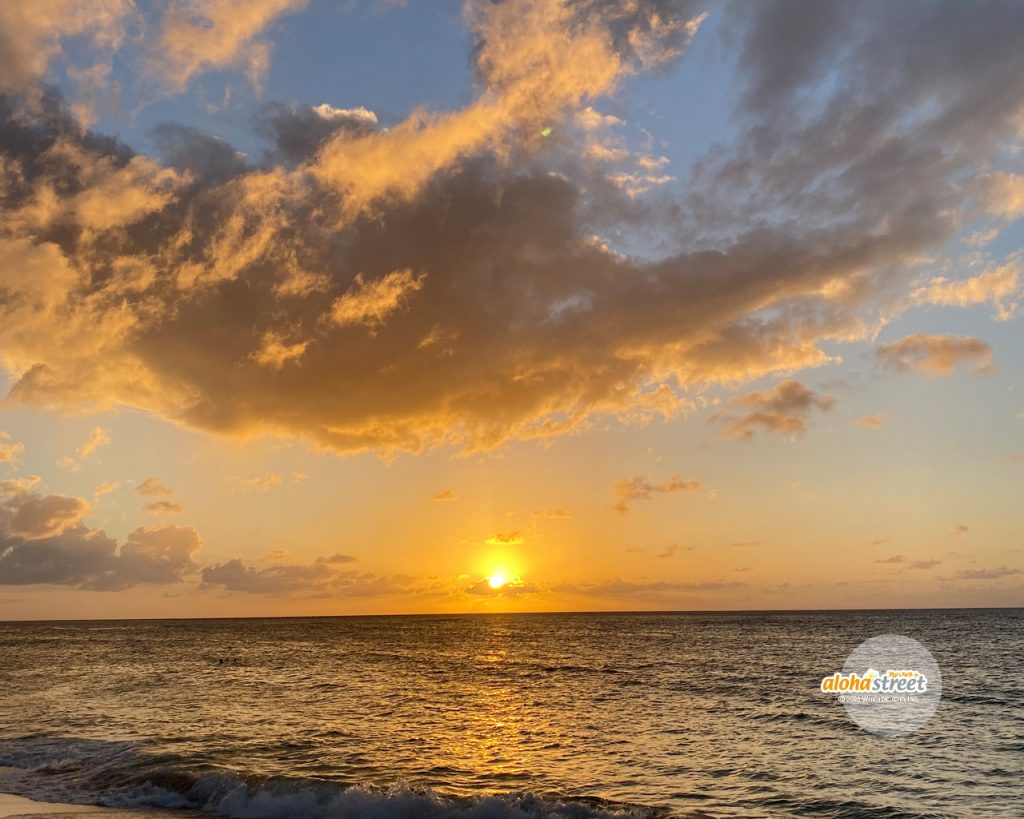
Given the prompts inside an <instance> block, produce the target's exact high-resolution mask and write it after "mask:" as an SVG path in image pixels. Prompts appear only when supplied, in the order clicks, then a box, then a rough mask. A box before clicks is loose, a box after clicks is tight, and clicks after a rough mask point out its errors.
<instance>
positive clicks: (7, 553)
mask: <svg viewBox="0 0 1024 819" xmlns="http://www.w3.org/2000/svg"><path fill="white" fill-rule="evenodd" d="M0 490H2V492H3V495H0V585H8V586H21V585H34V584H47V585H58V586H73V587H77V588H82V589H91V590H95V591H114V590H117V589H124V588H128V587H130V586H136V585H139V584H145V583H154V584H166V583H180V582H182V581H183V580H184V579H185V577H186V576H187V575H189V574H193V573H195V572H196V571H198V568H199V567H198V566H197V565H196V564H195V562H194V557H195V556H196V555H197V554H198V552H199V550H200V548H201V547H202V540H201V539H200V537H199V535H198V534H197V532H196V531H195V529H193V528H192V527H190V526H156V527H152V528H145V527H139V528H138V529H135V530H134V531H133V532H131V533H130V534H129V535H128V537H127V538H126V539H125V541H124V543H123V544H121V546H120V548H118V544H117V541H115V540H114V539H113V538H110V537H108V536H107V535H106V533H104V532H102V531H100V530H98V529H90V528H89V527H87V526H86V525H85V524H84V523H83V522H82V518H83V517H85V516H86V515H87V514H88V513H89V511H90V508H89V504H88V503H87V502H86V501H85V500H83V499H82V498H71V497H65V496H63V495H46V496H41V495H37V494H34V493H32V492H31V491H30V490H29V487H27V486H26V485H24V484H22V485H18V484H16V483H15V482H13V481H12V482H9V483H8V484H7V485H5V486H3V487H0Z"/></svg>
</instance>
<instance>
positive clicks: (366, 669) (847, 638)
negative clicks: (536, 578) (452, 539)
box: [0, 610, 1024, 819]
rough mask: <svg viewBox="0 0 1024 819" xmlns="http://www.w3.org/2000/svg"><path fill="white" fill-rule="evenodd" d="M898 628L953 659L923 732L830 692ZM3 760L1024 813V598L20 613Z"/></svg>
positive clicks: (222, 804)
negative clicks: (171, 614)
mask: <svg viewBox="0 0 1024 819" xmlns="http://www.w3.org/2000/svg"><path fill="white" fill-rule="evenodd" d="M884 633H898V634H904V635H907V636H910V637H913V638H915V639H917V640H920V641H921V642H922V643H924V644H925V646H927V647H928V648H929V649H930V650H931V652H932V653H933V654H934V655H935V657H936V659H937V660H938V662H939V665H940V667H941V671H942V676H943V700H942V703H941V705H940V707H939V710H938V712H937V713H936V715H935V717H933V719H932V720H931V721H930V722H929V723H928V724H927V725H925V726H924V727H923V728H922V729H920V730H919V731H918V732H917V733H916V734H913V735H912V736H909V737H906V738H885V739H883V738H879V737H875V736H873V735H871V734H868V733H865V732H864V731H862V730H861V729H859V728H858V727H857V726H856V725H854V724H853V723H852V722H851V721H850V720H849V718H848V717H847V715H846V713H845V711H844V710H843V708H842V706H840V705H839V704H838V703H836V702H835V701H833V700H831V699H830V698H828V697H827V696H825V695H822V694H820V693H818V690H817V687H818V683H819V680H820V679H821V677H823V676H824V675H826V674H829V673H831V672H832V671H835V670H837V669H839V668H841V667H842V665H843V662H844V660H845V658H846V656H847V655H848V654H849V653H850V651H852V650H853V648H855V647H856V646H857V644H858V643H860V642H861V641H862V640H865V639H867V638H868V637H872V636H875V635H878V634H884ZM222 658H228V659H229V660H230V663H227V664H225V663H221V662H219V660H220V659H222ZM0 766H8V767H6V768H0V791H7V792H13V793H19V794H22V795H26V796H31V797H34V798H39V799H48V800H52V801H70V802H80V803H97V804H104V805H111V806H115V805H131V806H158V807H166V808H195V809H201V810H204V811H208V812H212V813H218V814H222V815H225V816H233V817H268V818H269V817H295V818H296V819H307V818H308V819H315V818H316V817H331V816H339V817H372V819H384V818H385V817H438V819H441V818H446V817H473V819H503V818H504V817H509V818H511V817H523V816H530V817H549V816H556V817H573V819H589V817H598V816H604V815H606V814H622V813H633V814H637V815H647V816H652V815H653V816H661V815H673V816H690V815H692V816H705V815H706V816H788V815H803V816H851V817H853V816H877V817H883V816H884V817H890V816H905V815H927V816H974V815H977V816H982V815H986V816H1015V817H1020V816H1024V777H1022V774H1024V610H1003V611H976V610H975V611H917V612H906V611H901V612H822V613H793V614H655V615H645V614H635V615H614V614H604V615H592V614H578V615H508V616H506V615H495V616H466V617H444V616H438V617H389V618H374V617H366V618H339V619H295V620H217V621H214V620H205V621H148V622H92V623H56V624H55V623H37V624H19V623H6V624H5V623H0Z"/></svg>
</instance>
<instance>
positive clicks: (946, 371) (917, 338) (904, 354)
mask: <svg viewBox="0 0 1024 819" xmlns="http://www.w3.org/2000/svg"><path fill="white" fill-rule="evenodd" d="M875 354H876V356H877V357H878V360H879V362H880V363H881V364H882V365H883V366H885V367H890V368H892V369H895V370H903V371H907V370H916V371H918V372H922V373H926V374H928V375H950V374H951V373H952V372H953V371H954V370H955V369H956V367H957V365H958V364H961V363H970V364H972V365H973V371H974V374H975V375H988V374H990V373H992V372H993V371H994V369H995V366H994V364H993V363H992V347H991V346H989V345H988V344H986V343H985V342H984V341H981V340H980V339H977V338H970V337H968V336H951V335H928V334H927V333H914V334H913V335H909V336H906V337H905V338H901V339H900V340H899V341H893V342H890V343H888V344H880V345H879V346H878V348H877V349H876V351H875Z"/></svg>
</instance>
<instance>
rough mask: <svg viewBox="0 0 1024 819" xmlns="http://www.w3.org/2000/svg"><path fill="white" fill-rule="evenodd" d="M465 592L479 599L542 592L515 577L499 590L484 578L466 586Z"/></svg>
mask: <svg viewBox="0 0 1024 819" xmlns="http://www.w3.org/2000/svg"><path fill="white" fill-rule="evenodd" d="M463 591H464V592H465V593H466V594H472V595H474V596H478V597H522V596H524V595H528V594H536V593H537V592H539V591H540V589H539V588H538V587H537V586H534V585H531V584H529V583H526V582H524V581H523V580H522V579H521V578H518V577H514V578H512V579H511V580H509V581H508V582H507V583H503V584H502V585H501V586H499V587H498V588H494V586H492V585H491V584H490V582H489V581H488V579H487V578H486V577H482V578H480V579H479V580H477V581H476V582H475V583H473V584H471V585H469V586H466V588H465V589H463Z"/></svg>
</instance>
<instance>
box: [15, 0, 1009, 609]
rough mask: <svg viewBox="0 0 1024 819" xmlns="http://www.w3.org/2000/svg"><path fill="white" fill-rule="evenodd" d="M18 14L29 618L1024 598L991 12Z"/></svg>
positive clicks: (198, 7) (50, 6)
mask: <svg viewBox="0 0 1024 819" xmlns="http://www.w3.org/2000/svg"><path fill="white" fill-rule="evenodd" d="M26 8H27V10H26V9H25V8H21V7H18V8H15V7H13V6H5V7H3V8H0V32H2V33H0V44H5V47H4V48H0V54H2V56H0V92H3V94H4V96H3V99H2V105H0V109H2V110H0V116H2V122H0V148H2V154H0V194H2V197H0V198H2V201H0V208H2V210H3V213H2V216H3V219H2V225H3V226H2V228H0V371H2V373H3V382H4V383H3V385H2V386H3V394H4V395H6V396H7V397H6V400H5V401H4V403H3V405H2V412H0V618H50V617H55V618H61V617H69V618H70V617H119V616H125V617H164V616H168V617H170V616H221V615H224V616H227V615H246V616H249V615H263V614H266V615H286V614H347V613H404V612H442V611H443V612H472V611H551V610H581V609H585V610H596V609H601V610H604V609H624V610H633V609H778V608H845V607H872V608H885V607H909V606H988V605H993V606H1003V605H1020V604H1021V603H1024V573H1022V567H1024V543H1022V542H1021V533H1022V530H1021V525H1020V518H1019V513H1018V511H1017V506H1018V505H1019V496H1020V488H1021V486H1022V477H1024V476H1022V469H1024V399H1022V395H1021V393H1022V390H1024V381H1022V375H1024V345H1022V344H1021V341H1022V336H1021V331H1020V318H1019V312H1020V304H1021V265H1022V257H1021V251H1020V247H1021V242H1020V240H1021V237H1022V235H1024V231H1022V228H1021V223H1020V217H1021V216H1022V215H1024V169H1022V168H1021V162H1020V157H1021V156H1024V153H1022V152H1021V148H1022V146H1024V131H1022V129H1021V123H1022V122H1024V87H1022V86H1021V83H1020V81H1019V77H1020V76H1024V74H1022V73H1020V69H1022V68H1024V65H1020V64H1019V63H1021V62H1022V61H1024V58H1022V56H1021V55H1020V54H1019V51H1020V49H1019V48H1016V47H1015V44H1013V43H1009V42H1006V38H1005V37H1001V36H1000V35H999V31H1000V28H999V25H998V21H995V20H980V19H976V18H977V17H978V16H977V15H974V16H971V15H969V14H967V13H966V12H964V15H966V16H962V17H961V16H958V15H959V12H958V13H955V14H954V13H953V12H949V13H947V14H942V15H940V14H939V13H938V12H937V11H935V10H929V9H927V8H923V7H922V8H918V7H915V8H914V9H910V8H907V9H899V10H894V11H893V12H892V14H891V17H890V19H886V20H880V19H878V18H877V17H876V16H872V15H871V14H869V13H867V12H864V11H858V10H857V9H852V8H851V9H848V10H847V11H846V12H843V13H841V14H840V13H838V12H837V13H836V15H835V16H834V18H833V17H830V16H829V15H827V14H823V15H822V17H821V19H817V18H815V19H810V18H808V19H807V20H803V21H796V22H794V23H793V25H791V26H779V25H778V21H777V20H775V19H773V18H772V15H771V14H770V11H769V10H768V9H767V7H766V8H754V7H730V8H726V7H723V6H719V5H714V4H708V5H707V6H704V5H701V4H699V3H684V2H680V3H668V2H665V3H662V2H654V1H653V0H648V1H647V2H641V3H607V4H586V3H584V4H578V3H577V4H573V3H568V2H563V0H506V1H505V2H502V3H490V2H476V0H468V2H466V3H465V4H464V5H463V6H462V7H461V9H457V8H456V7H455V6H454V5H452V6H451V8H448V7H447V6H444V5H443V4H439V5H438V6H436V7H435V6H429V7H428V6H422V7H411V8H404V7H395V4H383V5H381V4H376V3H365V4H355V5H354V6H353V7H352V8H351V9H349V10H348V11H347V12H342V11H339V10H337V9H335V8H333V7H331V8H328V7H327V6H326V5H325V4H324V3H319V2H312V3H307V2H303V0H259V1H258V2H245V3H241V2H235V0H205V1H204V2H201V3H199V4H194V5H192V6H188V5H186V4H184V3H182V2H177V0H172V2H170V3H168V4H166V5H162V6H158V7H154V6H151V5H149V4H145V3H142V4H136V3H133V2H131V0H103V2H97V3H95V4H88V5H85V6H83V5H81V4H78V3H75V2H71V1H70V0H51V2H47V3H41V4H38V5H32V6H31V7H26ZM19 9H21V10H19ZM1010 13H1011V12H1007V14H1010ZM858 15H861V16H858ZM846 18H849V19H846ZM954 18H956V19H954ZM1002 30H1012V29H1011V28H1010V27H1009V24H1008V23H1007V24H1005V25H1004V26H1003V28H1002ZM908 31H913V32H914V33H915V37H916V38H918V40H919V42H920V44H921V45H920V48H919V49H918V50H907V49H904V48H902V46H901V45H900V43H902V42H904V41H903V40H901V37H904V35H905V34H906V32H908ZM411 32H418V34H417V35H414V34H413V33H411ZM982 37H985V38H987V39H986V40H985V42H987V43H989V47H988V48H987V49H986V50H985V51H986V53H985V54H984V55H980V56H979V54H978V50H977V48H976V47H975V45H974V44H975V43H976V42H978V41H979V39H980V38H982ZM332 38H333V39H332ZM332 43H333V44H334V45H333V46H332V45H331V44H332ZM339 43H341V44H344V47H341V46H339V45H338V44H339ZM324 44H326V45H324ZM455 46H458V47H459V48H461V49H462V51H461V52H459V54H461V56H459V58H458V59H454V58H453V56H452V55H453V53H454V52H453V49H454V50H455V51H457V49H455ZM467 51H468V54H469V57H468V62H467V57H466V52H467ZM371 52H372V53H371ZM961 52H962V54H961ZM826 53H828V54H831V53H834V54H836V55H838V56H837V57H836V59H835V62H834V63H830V64H829V71H828V72H825V73H823V70H822V63H821V60H822V59H823V58H822V54H826ZM379 54H389V55H394V56H393V57H390V58H388V59H389V60H390V62H388V63H387V64H386V65H384V66H381V65H379V64H376V63H373V60H376V59H384V58H382V57H379V56H377V55H379ZM965 55H971V60H972V62H971V63H970V64H969V65H965V63H964V60H965V59H966V56H965ZM937 56H941V57H942V59H941V60H938V59H933V58H936V57H937ZM961 57H963V59H961ZM939 64H941V65H942V66H946V67H943V68H941V69H936V66H937V65H939ZM111 133H116V134H118V135H120V139H121V140H123V141H122V142H118V141H116V140H114V139H111V138H108V137H105V136H103V135H104V134H111ZM499 576H500V578H501V581H500V582H499V581H498V580H497V579H496V580H495V581H494V582H488V579H489V578H498V577H499Z"/></svg>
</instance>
